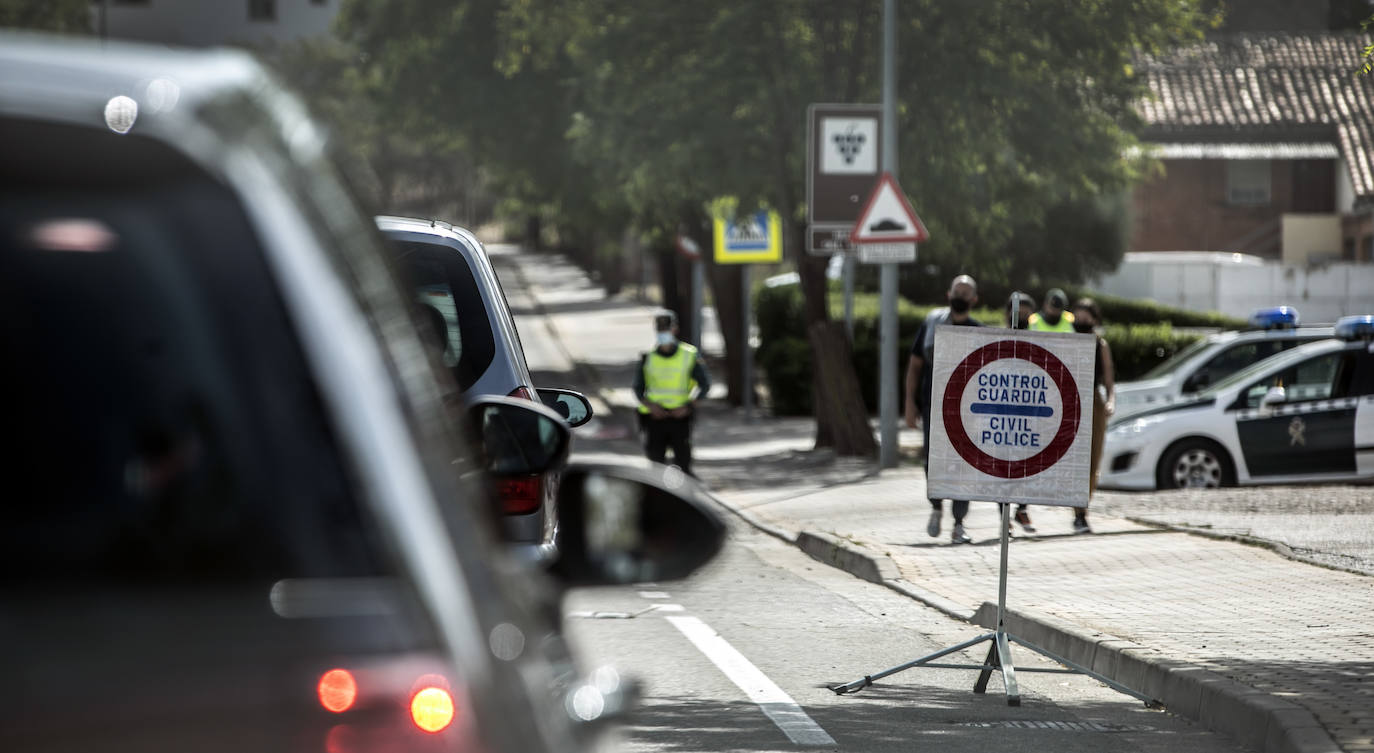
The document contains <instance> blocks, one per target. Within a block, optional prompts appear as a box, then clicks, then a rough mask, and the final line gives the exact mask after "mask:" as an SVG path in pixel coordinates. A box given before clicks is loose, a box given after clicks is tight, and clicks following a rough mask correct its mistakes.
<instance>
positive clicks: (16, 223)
mask: <svg viewBox="0 0 1374 753" xmlns="http://www.w3.org/2000/svg"><path fill="white" fill-rule="evenodd" d="M0 70H3V71H4V72H5V75H3V76H0V141H3V143H4V145H5V158H4V159H0V308H3V314H4V317H5V321H6V323H7V326H6V346H7V347H6V352H5V356H6V368H5V370H4V371H5V379H6V386H7V387H8V388H9V389H8V391H7V394H8V395H9V396H10V397H11V401H10V410H9V411H8V413H7V415H6V422H5V425H6V428H7V430H8V431H9V435H10V438H11V440H12V441H11V442H9V443H8V445H9V447H10V448H11V449H10V450H7V451H6V453H5V454H4V456H3V458H4V460H3V463H4V464H3V471H4V476H5V480H6V488H5V500H6V502H7V504H6V516H5V523H4V525H3V526H0V579H3V582H4V586H3V588H4V594H5V597H4V619H2V620H0V642H3V643H4V645H5V646H6V660H5V663H4V664H5V672H4V676H5V682H4V683H3V686H0V739H2V740H3V743H2V744H0V747H3V748H4V750H5V751H7V752H8V753H14V752H23V751H59V752H65V751H73V752H75V751H88V750H114V751H178V752H180V751H198V752H200V753H204V752H207V751H209V752H213V751H249V750H251V751H298V750H327V751H370V750H412V751H439V750H444V751H476V750H482V751H492V752H493V753H516V752H517V751H520V752H529V751H535V752H539V751H581V750H586V749H587V748H588V747H589V740H590V739H591V734H590V733H591V731H592V730H593V729H594V728H595V726H596V723H597V721H598V717H600V716H602V714H601V713H600V712H599V713H597V714H591V713H588V712H587V709H588V708H593V707H595V708H597V709H604V710H605V711H606V712H607V713H609V712H610V711H612V710H614V709H615V708H617V706H619V705H623V704H622V703H621V702H622V701H623V700H624V699H623V697H622V696H623V692H622V690H621V689H620V687H619V686H617V685H616V684H615V683H613V682H607V678H606V677H604V676H603V677H599V678H598V682H596V683H588V682H584V681H582V680H581V679H580V675H578V674H577V673H576V672H575V671H571V672H570V671H569V669H570V667H569V662H568V660H567V657H566V656H564V655H563V654H562V653H561V650H559V649H558V646H561V643H560V642H558V641H550V640H548V638H549V636H553V635H556V634H557V631H558V625H557V623H556V620H554V619H553V618H552V617H551V616H550V609H549V606H548V605H549V603H550V601H549V600H548V599H547V598H546V591H548V590H549V588H546V587H545V586H546V585H547V584H545V581H544V577H543V576H542V575H541V574H540V572H539V571H534V570H531V569H529V568H526V567H517V566H516V563H515V562H514V560H513V559H512V558H510V557H509V556H508V555H507V554H506V553H505V551H504V549H503V548H502V547H501V546H499V544H498V542H497V539H496V537H495V526H494V521H493V519H492V516H491V514H490V507H489V503H488V502H487V501H486V500H485V499H484V496H483V495H484V494H485V486H484V481H485V479H486V478H487V473H488V470H490V471H493V472H497V473H501V474H512V475H522V474H529V473H536V472H540V471H542V470H546V469H547V468H549V467H556V466H557V465H558V464H559V463H560V462H561V461H562V458H563V457H565V456H566V452H567V441H568V436H567V435H568V429H567V425H566V423H564V422H563V421H562V420H561V419H560V417H559V416H558V415H556V414H554V413H553V412H552V411H550V410H548V409H547V408H544V407H542V406H539V405H535V404H533V403H529V402H528V401H513V400H506V399H504V398H494V399H492V400H488V401H478V402H477V404H476V405H475V406H474V407H473V408H472V409H471V410H472V411H473V412H474V413H473V416H472V418H473V419H474V420H472V421H468V420H466V418H467V417H466V416H463V415H456V414H455V413H454V412H453V408H452V401H451V400H448V399H447V398H449V397H451V396H453V395H454V394H456V392H457V386H456V385H455V384H454V383H453V382H452V380H451V379H449V378H448V377H447V376H446V375H445V374H444V373H443V372H442V371H439V370H436V369H434V368H433V364H434V360H433V359H432V358H431V357H430V354H429V353H427V352H426V349H425V346H424V344H423V342H422V340H421V337H420V334H419V330H417V328H416V325H415V322H414V320H413V319H412V310H411V306H410V303H409V300H408V296H407V295H406V294H405V293H403V292H402V288H401V287H400V286H399V285H398V284H397V283H396V282H395V281H394V280H393V277H392V272H391V270H390V269H389V267H388V264H387V263H386V262H387V260H386V257H385V255H384V254H383V252H382V248H381V241H380V239H379V238H378V236H377V234H376V230H375V228H374V227H373V226H372V224H371V223H370V222H368V221H367V219H366V218H365V217H364V216H362V215H361V214H360V213H359V212H358V211H357V209H356V208H355V207H354V205H353V203H352V201H351V200H350V197H349V195H348V194H347V192H346V191H345V190H344V189H343V187H342V185H341V183H340V181H338V180H337V179H336V174H335V171H334V169H333V167H332V166H331V164H330V162H329V161H328V160H326V159H325V157H324V149H323V143H322V141H321V139H320V136H319V133H318V132H317V131H316V129H315V128H314V127H313V126H312V124H311V122H310V120H309V119H308V118H307V117H306V115H305V113H304V112H303V111H302V110H301V109H300V107H299V106H298V105H297V103H296V101H295V100H294V99H292V98H291V97H289V96H287V95H286V94H284V93H283V92H282V91H281V90H280V89H279V88H277V86H276V85H275V83H274V82H273V80H272V78H271V77H270V76H269V75H268V74H266V73H265V72H264V71H263V70H262V69H261V68H260V67H259V66H257V65H256V64H255V63H254V62H253V61H252V60H251V59H250V58H248V57H246V56H244V55H242V54H237V53H229V52H216V53H186V52H175V51H169V50H165V49H155V48H141V47H135V46H124V45H116V44H109V45H96V44H78V43H72V42H64V41H60V40H56V39H52V38H45V37H31V36H15V35H3V34H0ZM457 427H464V428H463V431H455V428H457ZM532 437H533V438H536V439H534V440H532V439H531V438H532ZM472 440H475V441H476V443H475V444H474V442H473V441H472ZM512 441H514V442H515V443H516V445H518V446H519V447H521V451H520V452H518V453H510V452H508V451H506V450H505V449H503V448H505V447H509V446H511V442H512ZM536 450H537V451H536ZM654 473H655V471H653V470H644V469H638V470H621V469H616V468H608V467H595V468H592V467H576V466H573V467H569V468H567V469H566V470H565V471H564V484H563V491H562V495H563V499H562V500H560V501H561V502H562V504H561V506H560V510H561V511H562V514H563V516H564V517H563V519H562V524H563V527H564V528H565V530H567V531H571V532H572V533H571V535H570V537H569V538H568V543H569V546H568V547H567V549H566V551H564V552H562V553H561V554H560V559H559V561H558V563H557V564H556V568H555V570H554V572H556V573H558V574H560V577H562V578H564V580H565V582H568V583H597V582H603V583H607V582H623V581H624V580H626V579H643V580H661V579H666V578H674V577H680V576H682V575H684V574H686V573H687V572H689V571H690V570H691V569H692V568H694V567H695V566H697V565H698V564H700V563H701V562H702V561H704V559H705V558H708V557H709V556H710V554H711V553H712V552H713V551H714V550H715V548H717V547H718V546H719V545H720V541H721V528H720V523H719V520H718V519H716V518H715V517H714V516H713V515H712V514H711V513H710V512H709V511H708V510H706V509H705V507H704V506H703V504H704V500H705V497H704V496H702V492H700V490H699V489H698V488H697V487H694V486H693V485H691V483H690V482H686V481H684V480H682V479H675V483H676V484H677V487H676V488H677V489H678V491H676V492H674V493H669V492H667V491H666V490H665V488H664V487H663V485H662V484H661V483H660V482H659V481H658V480H657V479H656V477H655V475H654ZM608 490H609V492H610V495H609V496H607V493H608ZM608 503H609V505H610V506H609V507H608ZM607 510H613V511H614V513H615V515H614V516H608V515H607V514H606V513H607ZM669 532H671V533H672V534H674V535H672V536H668V535H665V534H667V533H669ZM650 542H651V543H652V544H653V546H654V547H655V548H649V547H648V545H647V544H648V543H650ZM664 547H667V548H666V549H664ZM550 647H553V648H552V649H551V648H550ZM551 651H553V653H552V655H551ZM593 693H595V694H598V695H597V696H596V698H597V699H598V700H601V701H603V702H602V703H601V704H600V705H595V704H593V705H592V706H588V705H587V704H582V705H579V706H577V707H576V708H577V709H578V710H580V711H581V712H582V713H581V714H580V715H579V714H575V713H574V712H573V711H570V709H573V708H574V706H573V704H571V703H570V702H569V700H570V699H571V698H572V697H574V695H577V694H581V696H587V695H590V694H593Z"/></svg>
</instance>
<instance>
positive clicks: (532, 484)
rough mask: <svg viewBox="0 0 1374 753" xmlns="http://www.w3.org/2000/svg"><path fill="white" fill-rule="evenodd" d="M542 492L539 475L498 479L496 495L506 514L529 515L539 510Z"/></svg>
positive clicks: (502, 510)
mask: <svg viewBox="0 0 1374 753" xmlns="http://www.w3.org/2000/svg"><path fill="white" fill-rule="evenodd" d="M542 492H543V488H542V486H541V485H540V483H539V477H538V476H519V477H515V478H498V479H496V496H497V498H498V499H500V500H501V512H503V513H505V514H506V515H528V514H529V513H532V512H534V511H535V510H538V509H539V505H540V503H541V502H542V501H543V500H542V499H541V496H542Z"/></svg>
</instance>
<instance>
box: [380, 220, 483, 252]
mask: <svg viewBox="0 0 1374 753" xmlns="http://www.w3.org/2000/svg"><path fill="white" fill-rule="evenodd" d="M373 219H374V220H376V222H377V227H378V228H379V229H380V230H383V231H387V230H391V231H398V232H407V233H423V234H425V235H432V236H435V237H436V238H447V239H454V240H463V241H467V242H468V243H470V244H472V246H473V247H474V248H479V249H480V248H482V243H481V241H478V240H477V236H475V235H473V234H472V232H471V231H469V230H468V229H467V228H463V227H459V226H458V225H454V224H453V223H451V222H445V221H444V220H436V219H429V220H426V219H421V218H419V217H399V216H396V215H389V214H379V215H377V216H376V217H374V218H373Z"/></svg>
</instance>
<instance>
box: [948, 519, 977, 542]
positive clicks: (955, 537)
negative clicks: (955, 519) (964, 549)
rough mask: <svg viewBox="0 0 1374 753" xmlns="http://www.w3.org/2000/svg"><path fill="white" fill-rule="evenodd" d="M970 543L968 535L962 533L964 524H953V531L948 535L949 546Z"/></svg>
mask: <svg viewBox="0 0 1374 753" xmlns="http://www.w3.org/2000/svg"><path fill="white" fill-rule="evenodd" d="M972 542H973V539H971V538H969V535H968V534H967V533H964V524H963V523H955V524H954V531H953V532H952V533H951V534H950V535H949V543H951V544H970V543H972Z"/></svg>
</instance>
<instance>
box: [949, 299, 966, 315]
mask: <svg viewBox="0 0 1374 753" xmlns="http://www.w3.org/2000/svg"><path fill="white" fill-rule="evenodd" d="M949 310H950V311H953V312H954V313H956V314H963V313H965V312H967V311H968V310H969V302H968V301H966V300H964V299H963V298H951V299H949Z"/></svg>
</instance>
